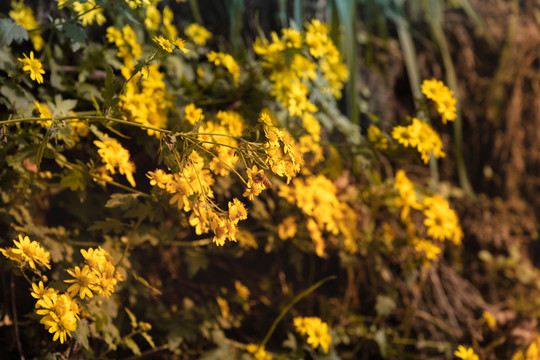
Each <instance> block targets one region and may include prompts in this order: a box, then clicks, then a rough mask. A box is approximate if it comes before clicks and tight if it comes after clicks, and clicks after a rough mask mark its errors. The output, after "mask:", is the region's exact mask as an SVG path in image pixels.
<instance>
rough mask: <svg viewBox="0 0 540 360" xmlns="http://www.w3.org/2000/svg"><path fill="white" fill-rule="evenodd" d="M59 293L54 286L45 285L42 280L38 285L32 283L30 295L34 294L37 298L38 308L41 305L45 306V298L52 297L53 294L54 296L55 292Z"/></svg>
mask: <svg viewBox="0 0 540 360" xmlns="http://www.w3.org/2000/svg"><path fill="white" fill-rule="evenodd" d="M57 293H58V291H57V290H55V289H53V288H49V287H45V286H44V285H43V281H40V282H39V283H38V284H37V285H36V284H35V283H32V292H31V293H30V295H32V297H34V298H36V299H37V302H36V308H39V307H43V306H44V304H45V300H44V299H46V298H50V297H51V296H53V294H57Z"/></svg>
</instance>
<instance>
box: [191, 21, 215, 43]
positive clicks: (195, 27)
mask: <svg viewBox="0 0 540 360" xmlns="http://www.w3.org/2000/svg"><path fill="white" fill-rule="evenodd" d="M184 32H185V33H186V35H187V36H188V37H189V38H190V39H191V40H193V42H194V43H195V44H197V45H200V46H204V45H206V42H207V41H208V39H210V38H211V37H212V33H211V32H210V31H208V30H206V29H205V28H204V27H202V26H200V25H199V24H197V23H193V24H189V25H188V26H187V27H186V28H185V30H184Z"/></svg>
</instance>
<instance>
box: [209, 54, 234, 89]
mask: <svg viewBox="0 0 540 360" xmlns="http://www.w3.org/2000/svg"><path fill="white" fill-rule="evenodd" d="M206 56H207V58H208V61H210V62H211V63H214V65H216V66H220V65H223V66H224V67H225V68H226V69H227V70H228V71H229V73H230V74H231V75H232V77H233V79H234V83H235V84H236V85H238V79H239V78H240V67H239V66H238V64H237V63H236V61H235V60H234V58H233V57H232V56H231V55H229V54H225V53H221V52H219V53H217V52H215V51H211V52H210V53H208V55H206Z"/></svg>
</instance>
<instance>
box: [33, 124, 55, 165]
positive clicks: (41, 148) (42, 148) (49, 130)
mask: <svg viewBox="0 0 540 360" xmlns="http://www.w3.org/2000/svg"><path fill="white" fill-rule="evenodd" d="M51 133H52V127H49V128H47V132H46V133H45V136H43V140H41V143H40V144H39V148H38V150H37V153H36V166H37V167H38V169H39V165H41V160H42V159H43V152H44V151H45V148H46V147H47V143H48V142H49V138H50V137H51Z"/></svg>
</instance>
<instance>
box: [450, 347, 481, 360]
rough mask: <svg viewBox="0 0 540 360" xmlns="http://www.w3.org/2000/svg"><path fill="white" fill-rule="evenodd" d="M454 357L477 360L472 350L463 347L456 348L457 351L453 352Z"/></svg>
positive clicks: (463, 359)
mask: <svg viewBox="0 0 540 360" xmlns="http://www.w3.org/2000/svg"><path fill="white" fill-rule="evenodd" d="M454 355H456V356H457V357H458V358H460V359H462V360H478V355H476V354H475V353H474V350H473V349H472V348H466V347H465V346H463V345H459V346H458V348H457V350H456V351H454Z"/></svg>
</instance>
